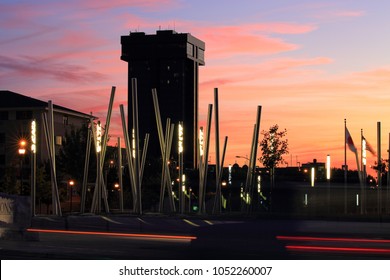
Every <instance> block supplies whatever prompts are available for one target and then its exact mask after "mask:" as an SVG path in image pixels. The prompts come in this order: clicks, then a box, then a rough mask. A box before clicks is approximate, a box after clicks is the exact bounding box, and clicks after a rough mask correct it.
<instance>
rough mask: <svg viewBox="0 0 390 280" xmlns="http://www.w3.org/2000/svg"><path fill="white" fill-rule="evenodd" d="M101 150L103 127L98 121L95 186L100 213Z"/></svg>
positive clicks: (98, 211)
mask: <svg viewBox="0 0 390 280" xmlns="http://www.w3.org/2000/svg"><path fill="white" fill-rule="evenodd" d="M101 151H102V127H101V124H100V121H98V123H97V126H96V167H97V175H96V187H95V193H96V195H97V196H96V199H97V209H96V211H97V213H100V212H101V210H102V208H101V203H102V177H101V173H102V169H101V168H100V166H101V160H102V159H101Z"/></svg>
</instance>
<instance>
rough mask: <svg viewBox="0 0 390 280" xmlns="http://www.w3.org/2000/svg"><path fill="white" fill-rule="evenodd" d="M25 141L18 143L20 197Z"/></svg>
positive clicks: (21, 192)
mask: <svg viewBox="0 0 390 280" xmlns="http://www.w3.org/2000/svg"><path fill="white" fill-rule="evenodd" d="M26 145H27V141H26V140H24V139H22V140H20V141H19V149H18V154H19V156H20V195H22V194H23V156H24V155H25V154H26Z"/></svg>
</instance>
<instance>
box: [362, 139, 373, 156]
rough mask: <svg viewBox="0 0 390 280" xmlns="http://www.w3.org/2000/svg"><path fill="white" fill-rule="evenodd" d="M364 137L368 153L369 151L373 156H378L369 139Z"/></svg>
mask: <svg viewBox="0 0 390 280" xmlns="http://www.w3.org/2000/svg"><path fill="white" fill-rule="evenodd" d="M362 137H363V140H364V141H365V142H366V151H369V152H370V153H371V154H372V155H373V156H376V152H375V150H374V148H373V147H372V146H371V144H370V143H368V141H367V139H366V138H365V137H364V136H362Z"/></svg>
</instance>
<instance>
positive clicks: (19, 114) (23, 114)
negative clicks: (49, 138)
mask: <svg viewBox="0 0 390 280" xmlns="http://www.w3.org/2000/svg"><path fill="white" fill-rule="evenodd" d="M16 119H17V120H30V119H32V111H16Z"/></svg>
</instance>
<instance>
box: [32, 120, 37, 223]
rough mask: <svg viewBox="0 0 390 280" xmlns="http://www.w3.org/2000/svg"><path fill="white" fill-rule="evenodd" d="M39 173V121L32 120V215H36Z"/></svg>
mask: <svg viewBox="0 0 390 280" xmlns="http://www.w3.org/2000/svg"><path fill="white" fill-rule="evenodd" d="M36 173H37V121H36V120H35V119H33V120H32V121H31V215H32V216H33V217H34V216H35V200H36V183H37V180H36Z"/></svg>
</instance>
